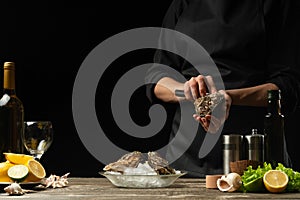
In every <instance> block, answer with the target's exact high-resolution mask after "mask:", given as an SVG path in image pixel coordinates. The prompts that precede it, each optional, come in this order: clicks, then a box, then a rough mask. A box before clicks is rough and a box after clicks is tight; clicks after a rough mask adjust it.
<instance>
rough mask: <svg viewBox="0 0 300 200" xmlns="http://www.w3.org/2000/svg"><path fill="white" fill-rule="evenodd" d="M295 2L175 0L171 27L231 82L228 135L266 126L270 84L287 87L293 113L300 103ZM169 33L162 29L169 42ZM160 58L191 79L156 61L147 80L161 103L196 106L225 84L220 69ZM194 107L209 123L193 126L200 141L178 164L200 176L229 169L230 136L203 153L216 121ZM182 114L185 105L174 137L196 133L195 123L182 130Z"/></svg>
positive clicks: (286, 101)
mask: <svg viewBox="0 0 300 200" xmlns="http://www.w3.org/2000/svg"><path fill="white" fill-rule="evenodd" d="M290 6H291V5H290V2H289V1H288V0H240V1H235V0H174V1H173V2H172V3H171V5H170V7H169V9H168V11H167V13H166V16H165V19H164V22H163V27H164V28H168V29H172V30H176V31H179V32H181V33H183V34H186V35H188V36H189V37H191V38H193V39H194V40H196V41H197V42H198V43H199V44H200V45H202V47H203V48H204V49H205V50H206V51H207V52H208V54H209V55H210V57H211V58H212V59H213V61H214V63H215V64H216V66H217V68H218V70H219V72H220V75H221V77H222V80H223V82H224V87H225V88H224V89H222V90H221V93H222V94H223V95H224V96H225V99H226V104H225V105H226V116H225V118H226V121H225V123H224V126H223V129H222V134H232V133H237V134H244V135H245V134H249V133H250V132H251V129H252V128H256V129H258V130H259V132H260V133H262V131H263V121H264V115H265V114H266V112H267V111H266V105H267V101H266V99H267V90H269V89H280V90H281V92H282V99H283V109H284V112H285V113H288V112H293V110H294V109H295V107H296V106H298V102H299V101H298V100H299V97H300V92H299V82H298V80H299V78H298V77H299V76H298V73H297V71H296V68H295V66H294V65H293V64H294V63H293V62H290V61H291V60H292V59H293V56H295V53H294V49H293V48H294V47H293V46H292V45H290V44H289V43H288V40H290V39H291V37H293V34H292V26H291V24H292V23H291V17H290V15H291V12H290V8H291V7H290ZM165 39H167V38H164V35H163V34H162V36H161V38H160V40H161V45H162V46H163V45H164V40H165ZM186 46H188V45H186ZM185 48H188V47H185ZM187 51H188V50H187ZM285 52H289V54H285ZM155 63H161V64H164V65H167V66H169V67H172V68H173V69H175V70H177V71H178V72H180V73H181V74H182V75H183V76H184V77H185V80H180V79H178V78H177V77H176V76H175V75H172V73H169V71H168V70H166V68H164V67H161V66H160V65H153V67H151V68H150V69H149V71H148V74H147V77H146V80H147V81H149V82H154V83H155V84H153V85H152V86H151V87H149V90H148V95H149V97H150V98H151V100H152V101H153V103H159V102H168V103H173V104H174V105H177V104H178V102H184V101H186V102H189V103H187V104H190V105H192V102H193V101H194V100H195V99H196V98H198V97H200V96H204V95H205V94H206V93H207V92H211V93H214V92H216V91H218V90H219V89H220V88H218V87H217V86H216V85H215V84H214V77H213V76H212V75H209V74H200V73H199V71H198V70H196V69H195V68H194V67H193V66H192V65H191V63H189V62H187V61H186V60H185V59H183V58H181V57H179V56H178V55H175V54H173V53H170V52H168V51H164V50H158V51H157V53H156V55H155ZM202 67H205V66H202ZM178 89H179V90H184V94H185V97H184V98H183V97H178V96H176V95H175V90H178ZM189 107H190V108H192V106H189ZM193 112H194V111H193V109H191V118H192V119H193V118H194V119H193V120H194V122H195V123H198V124H201V125H202V126H199V128H198V131H197V133H193V134H195V138H194V139H193V141H192V144H191V145H190V146H189V148H188V149H187V150H186V151H185V152H184V153H183V155H182V156H180V158H178V159H176V161H174V162H173V163H172V166H173V167H175V168H176V169H184V170H186V171H188V174H189V176H193V177H204V176H205V175H206V174H222V173H223V161H222V159H223V158H222V137H219V140H218V142H217V143H216V145H215V146H214V148H213V149H212V150H211V151H210V153H209V154H208V155H206V156H205V157H203V158H199V149H200V147H201V145H202V142H203V140H204V137H205V135H206V134H207V130H208V127H209V125H210V123H212V122H211V121H210V118H205V117H199V116H198V115H193ZM180 116H181V111H180V109H179V106H177V110H176V111H175V116H174V121H173V125H172V131H171V139H172V138H174V137H175V135H176V133H178V131H180V133H181V134H182V135H185V134H187V133H188V132H189V127H185V128H180V130H179V126H180ZM183 140H184V139H183ZM183 142H185V141H183ZM178 148H181V147H180V145H177V146H176V145H175V144H173V145H172V144H170V148H169V150H168V152H167V155H166V157H167V158H168V159H169V160H172V156H174V155H175V153H174V152H175V151H177V150H178ZM286 164H287V165H288V162H287V163H286Z"/></svg>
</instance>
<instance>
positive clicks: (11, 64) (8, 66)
mask: <svg viewBox="0 0 300 200" xmlns="http://www.w3.org/2000/svg"><path fill="white" fill-rule="evenodd" d="M4 69H8V70H15V63H14V62H5V63H4Z"/></svg>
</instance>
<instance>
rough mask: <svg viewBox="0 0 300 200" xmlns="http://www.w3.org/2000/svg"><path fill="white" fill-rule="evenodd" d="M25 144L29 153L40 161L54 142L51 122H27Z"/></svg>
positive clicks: (24, 135) (24, 134)
mask: <svg viewBox="0 0 300 200" xmlns="http://www.w3.org/2000/svg"><path fill="white" fill-rule="evenodd" d="M22 140H23V144H24V146H25V147H26V149H27V151H28V152H29V153H30V154H31V155H33V156H34V158H35V159H36V160H40V159H41V157H42V155H43V154H44V153H45V151H47V149H48V148H49V147H50V145H51V143H52V141H53V127H52V123H51V121H27V122H25V129H24V132H23V135H22Z"/></svg>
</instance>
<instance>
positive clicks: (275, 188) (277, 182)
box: [263, 170, 289, 193]
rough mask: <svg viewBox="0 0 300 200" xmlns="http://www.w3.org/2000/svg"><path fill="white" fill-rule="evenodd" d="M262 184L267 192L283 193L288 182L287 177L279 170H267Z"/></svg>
mask: <svg viewBox="0 0 300 200" xmlns="http://www.w3.org/2000/svg"><path fill="white" fill-rule="evenodd" d="M263 182H264V185H265V187H266V189H267V190H268V191H269V192H273V193H280V192H283V191H284V190H285V188H286V186H287V184H288V182H289V177H288V175H287V174H286V173H284V172H283V171H280V170H269V171H267V172H266V173H265V175H264V177H263Z"/></svg>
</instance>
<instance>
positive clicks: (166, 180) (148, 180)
mask: <svg viewBox="0 0 300 200" xmlns="http://www.w3.org/2000/svg"><path fill="white" fill-rule="evenodd" d="M99 174H101V175H102V176H105V177H106V178H107V179H108V180H109V181H110V182H111V183H112V184H113V185H115V186H117V187H126V188H158V187H168V186H170V185H172V184H173V183H174V182H175V181H176V180H177V179H178V178H179V177H181V176H183V175H185V174H186V172H180V171H176V174H168V175H123V174H120V173H113V172H112V173H111V172H99Z"/></svg>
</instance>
